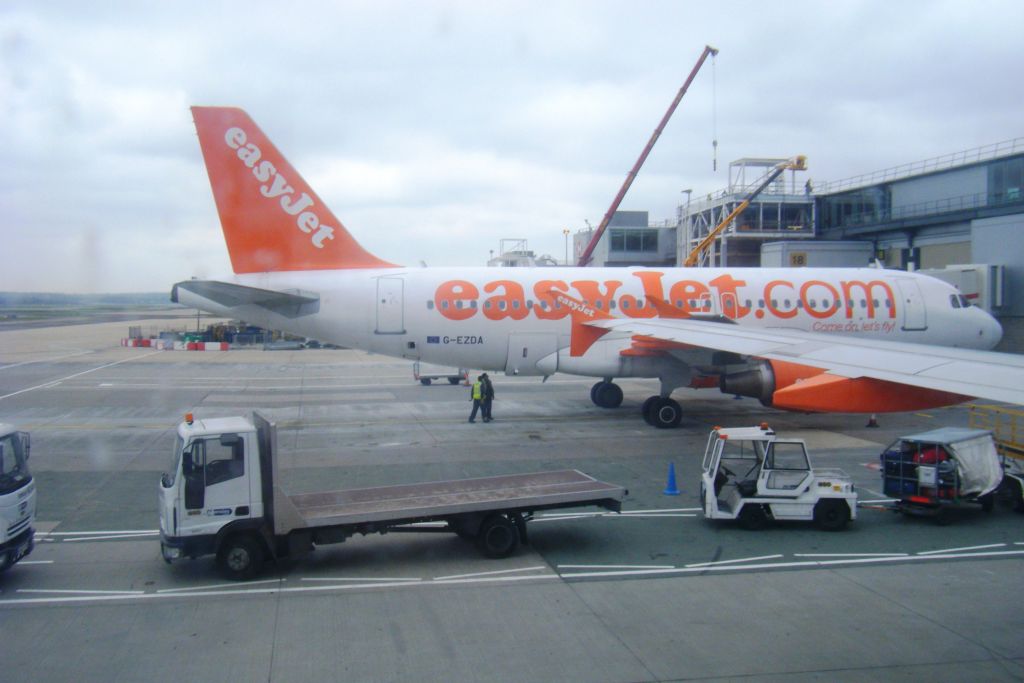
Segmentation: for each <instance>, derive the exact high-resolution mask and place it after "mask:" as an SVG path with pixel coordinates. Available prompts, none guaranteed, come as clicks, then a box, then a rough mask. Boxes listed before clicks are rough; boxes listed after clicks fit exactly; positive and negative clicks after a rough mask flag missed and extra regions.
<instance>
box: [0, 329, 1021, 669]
mask: <svg viewBox="0 0 1024 683" xmlns="http://www.w3.org/2000/svg"><path fill="white" fill-rule="evenodd" d="M127 324H128V323H126V322H117V323H97V324H91V325H75V326H70V327H50V328H38V327H33V328H28V329H15V330H6V331H2V332H0V421H4V422H12V423H14V424H16V425H18V426H19V427H20V428H22V429H27V430H29V431H31V433H32V446H33V449H32V460H31V466H32V469H33V474H34V475H35V477H36V481H37V485H38V489H39V511H38V513H39V514H38V519H39V524H38V530H39V536H38V541H39V543H38V545H37V547H36V550H35V551H34V552H33V553H32V555H31V556H29V557H28V558H27V560H25V561H23V562H22V563H20V564H18V565H16V566H15V567H14V568H13V569H11V570H10V571H9V572H7V573H5V574H3V575H0V624H2V626H3V641H4V656H3V659H4V664H3V667H4V668H3V671H4V678H5V679H8V680H72V679H73V680H76V681H100V680H102V681H135V680H146V681H164V680H166V681H179V680H203V681H205V680H224V679H231V680H267V681H324V680H344V681H442V680H444V681H455V680H460V681H461V680H467V681H516V682H520V681H669V680H692V679H702V680H728V679H737V678H743V679H745V680H753V681H760V680H772V681H774V680H790V681H804V680H821V679H828V680H839V681H855V680H865V679H871V680H913V679H921V678H928V679H930V680H933V681H954V680H955V681H960V680H963V679H965V678H975V679H980V680H996V681H999V680H1006V681H1010V680H1021V679H1022V677H1024V617H1022V616H1021V610H1020V608H1019V605H1018V604H1017V603H1016V602H1015V598H1016V597H1017V595H1018V594H1019V592H1020V586H1021V585H1022V581H1024V562H1022V560H1024V526H1022V523H1024V517H1022V516H1020V515H1016V514H1014V513H1012V512H1011V511H1008V510H1002V509H997V510H996V512H994V513H993V514H991V515H986V514H984V513H982V512H981V511H980V509H978V508H967V509H964V510H962V511H959V514H958V515H957V516H956V518H955V520H954V522H953V524H951V525H950V526H937V525H935V524H933V523H932V522H930V521H929V520H923V519H915V518H905V517H903V516H900V515H897V514H895V513H893V512H891V511H888V510H886V509H884V508H885V503H884V497H883V496H882V495H881V494H880V493H879V489H880V479H879V473H878V469H877V462H878V454H879V452H880V451H881V450H882V448H883V447H884V446H885V445H886V444H888V443H889V442H891V441H892V440H894V439H895V438H896V437H897V436H899V435H900V434H906V433H911V432H915V431H921V430H923V429H928V428H933V427H938V426H947V425H952V426H957V425H966V422H967V411H966V409H965V408H964V407H954V408H947V409H942V410H935V411H929V412H927V413H917V414H903V415H882V416H879V418H880V419H879V422H880V425H881V426H880V427H879V428H868V427H866V418H865V416H862V415H799V414H790V413H782V412H777V411H773V410H770V409H766V408H764V407H762V406H761V405H760V404H759V403H757V402H756V401H754V400H752V399H742V400H734V399H732V398H731V397H729V396H723V395H721V394H719V393H718V392H716V391H711V390H705V391H701V392H677V394H676V397H677V398H679V399H680V400H681V402H682V403H683V406H684V410H685V411H686V417H685V418H684V422H683V425H682V427H681V428H680V429H677V430H657V429H653V428H651V427H648V426H647V425H645V424H644V423H643V421H642V419H641V418H640V416H639V406H640V403H641V402H642V401H643V399H645V398H646V397H647V396H648V395H650V393H652V392H653V391H654V389H655V386H656V385H655V383H654V382H642V381H628V380H627V381H623V382H621V384H622V386H623V389H624V390H625V394H626V400H625V403H624V405H623V407H621V408H620V409H617V410H604V409H601V408H597V407H595V406H594V405H593V404H592V403H591V402H590V400H589V398H588V394H589V388H590V385H591V384H592V383H593V380H590V379H585V378H574V377H569V376H556V377H553V378H551V379H550V380H548V381H547V382H545V383H543V384H542V383H541V381H540V378H525V377H515V378H512V377H505V376H504V375H502V374H499V373H493V372H492V373H490V374H491V375H492V377H493V378H494V380H495V387H496V392H497V397H496V401H495V407H494V415H495V418H496V421H495V422H493V423H490V424H484V423H481V422H479V421H478V422H477V423H476V424H468V423H467V421H466V418H467V416H468V413H469V409H470V402H469V400H468V398H469V396H468V389H467V388H466V387H463V386H450V385H447V384H434V385H432V386H429V387H425V386H421V385H420V384H419V383H417V382H415V381H414V380H413V378H412V367H411V366H412V364H411V363H410V362H407V361H400V360H395V359H390V358H384V357H381V356H374V355H368V354H364V353H361V352H356V351H345V350H305V351H235V350H233V351H228V352H174V351H152V350H150V349H143V348H122V347H120V346H119V340H120V338H121V337H122V336H125V334H126V332H127ZM132 324H142V325H143V326H146V325H148V324H151V325H166V324H167V323H166V321H152V322H147V321H142V322H133V323H132ZM253 409H259V410H260V411H262V412H264V413H265V414H267V415H269V416H271V417H272V418H273V419H274V420H276V421H277V422H278V425H279V441H280V448H281V451H282V454H283V456H284V465H285V467H286V482H287V483H286V488H287V489H289V490H290V491H295V492H299V491H303V490H307V491H308V490H315V489H317V488H320V487H323V486H338V487H357V486H369V485H378V484H392V483H399V482H403V483H404V482H412V481H428V480H433V479H446V478H456V477H470V476H484V475H490V474H499V473H508V472H529V471H536V470H542V469H554V468H564V467H575V468H578V469H581V470H583V471H585V472H587V473H589V474H592V475H594V476H596V477H598V478H599V479H603V480H605V481H610V482H614V483H617V484H621V485H624V486H626V487H627V488H628V489H629V491H630V493H629V496H628V498H627V500H626V503H625V506H624V511H623V514H621V515H613V514H600V512H599V511H597V510H590V509H580V510H579V513H578V514H577V513H576V512H574V511H565V512H560V513H557V514H556V513H550V514H541V515H538V516H537V518H536V519H534V520H533V522H532V523H531V524H530V540H531V543H530V545H529V546H526V547H522V548H520V550H519V551H517V553H516V554H515V555H514V556H513V557H511V558H508V559H505V560H486V559H483V558H481V557H480V556H479V555H478V553H477V551H476V550H475V548H473V546H472V545H471V544H469V543H466V542H465V541H462V540H460V539H458V538H457V537H455V536H449V535H446V534H445V535H441V534H424V535H416V534H391V535H387V536H370V537H365V538H364V537H357V538H353V539H351V540H349V541H347V542H346V543H343V544H340V545H333V546H326V547H323V548H319V549H318V550H317V551H316V552H315V553H314V554H313V555H312V556H310V557H308V558H305V559H303V560H301V561H295V562H288V563H282V564H281V565H279V566H277V567H271V568H270V569H269V571H267V572H265V574H264V575H263V576H261V577H259V579H257V580H255V581H252V582H249V583H244V584H240V583H231V582H226V581H224V580H223V579H222V578H221V577H220V576H219V575H218V574H217V572H216V571H215V568H214V565H213V561H212V559H211V558H205V559H199V560H195V561H183V562H180V563H175V564H173V565H166V564H165V563H164V562H163V561H162V560H161V559H160V555H159V542H158V535H157V532H156V529H157V524H156V515H157V512H156V502H157V487H158V481H159V476H160V473H161V472H162V471H163V469H164V468H165V467H166V466H167V465H168V461H169V459H170V454H171V448H172V445H173V439H174V429H175V426H176V424H177V422H178V421H180V420H181V419H182V416H183V415H184V413H185V412H186V411H193V412H195V413H196V414H197V415H199V416H203V417H212V416H223V415H235V414H245V413H248V412H249V411H251V410H253ZM762 421H767V422H769V423H770V424H771V425H772V426H773V427H774V428H775V429H776V430H777V431H778V432H779V433H780V434H784V435H787V436H798V437H802V438H804V439H806V440H807V442H808V447H809V449H810V451H811V454H812V458H813V459H814V464H815V465H816V466H827V467H842V468H843V469H845V470H846V471H847V473H849V474H850V475H851V476H852V477H853V478H854V480H855V482H856V484H857V487H858V492H859V494H860V499H861V501H862V502H865V501H878V502H869V503H868V505H867V506H865V507H863V508H862V509H861V510H860V511H859V513H858V519H857V521H856V522H854V523H853V524H851V526H850V528H849V529H848V530H846V531H843V532H838V533H827V532H822V531H818V530H816V529H815V528H813V527H812V526H809V525H802V524H786V525H781V524H780V525H776V526H774V527H772V528H769V529H767V530H764V531H760V532H749V531H744V530H742V529H739V528H737V527H735V526H734V525H732V524H728V523H712V522H709V521H707V520H704V519H703V518H702V516H701V514H700V511H699V508H698V487H699V467H700V457H701V455H702V453H703V449H704V444H705V442H706V440H707V435H708V431H709V430H710V429H711V427H712V426H714V425H725V426H745V425H754V424H758V423H760V422H762ZM670 464H673V465H674V466H675V469H676V475H677V483H678V485H679V488H680V489H681V493H680V495H678V496H669V495H665V493H664V490H665V488H666V475H667V472H668V467H669V465H670Z"/></svg>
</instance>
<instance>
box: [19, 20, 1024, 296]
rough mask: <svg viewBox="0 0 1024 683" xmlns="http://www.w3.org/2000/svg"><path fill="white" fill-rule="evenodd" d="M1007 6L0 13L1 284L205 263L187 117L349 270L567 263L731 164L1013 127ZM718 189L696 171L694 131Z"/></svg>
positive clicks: (1023, 61) (1019, 95)
mask: <svg viewBox="0 0 1024 683" xmlns="http://www.w3.org/2000/svg"><path fill="white" fill-rule="evenodd" d="M1022 30H1024V3H1021V2H1020V1H1019V0H1014V1H1009V2H996V1H991V2H988V1H982V2H966V1H960V2H869V1H864V2H854V1H843V0H837V1H836V2H820V1H817V2H772V3H765V2H735V1H729V0H718V1H717V2H699V3H698V2H645V1H642V0H641V1H639V2H630V3H626V2H622V0H612V1H609V2H558V1H552V0H548V1H544V2H489V1H486V0H485V1H481V0H478V1H476V2H454V1H453V2H322V3H321V2H305V1H302V0H296V1H294V2H290V3H284V4H282V3H273V4H271V3H264V2H220V3H218V2H188V1H185V2H173V3H144V2H134V3H129V2H123V3H121V2H92V3H81V2H77V1H75V2H71V1H69V2H59V1H58V2H35V1H32V2H17V1H11V0H3V1H2V2H0V238H2V241H0V254H2V258H0V262H2V266H0V291H68V292H113V291H164V290H169V288H170V286H171V285H172V284H173V283H174V282H176V281H178V280H181V279H185V278H188V277H190V276H193V275H196V276H204V277H210V276H216V275H223V274H227V273H229V272H230V265H229V262H228V258H227V253H226V250H225V248H224V243H223V240H222V237H221V234H220V228H219V223H218V221H217V216H216V209H215V207H214V204H213V199H212V196H211V193H210V188H209V184H208V181H207V178H206V173H205V171H204V168H203V166H202V161H201V156H200V152H199V147H198V144H197V140H196V136H195V132H194V129H193V127H192V121H191V116H190V114H189V111H188V107H189V106H190V105H192V104H222V105H234V106H240V107H243V108H244V109H246V110H247V111H248V112H249V113H250V114H251V115H252V117H253V118H254V119H255V120H256V122H257V123H258V124H259V125H260V127H261V128H263V130H264V131H265V132H266V133H267V134H268V135H270V137H271V138H272V139H273V140H274V141H275V142H276V143H277V145H278V147H279V148H280V149H281V151H282V152H283V153H284V154H285V155H286V156H287V157H288V158H289V160H290V161H291V162H292V164H293V165H294V166H296V168H298V169H299V170H300V172H301V173H302V174H303V175H304V176H305V177H306V179H307V180H308V181H310V183H311V184H312V185H313V187H314V188H316V190H317V192H318V193H319V194H320V196H321V198H322V199H324V201H325V202H326V203H327V204H328V205H329V206H330V207H331V208H332V209H333V211H334V213H335V214H336V215H337V216H338V217H339V218H340V219H341V220H342V222H344V223H345V225H346V226H347V227H348V229H349V230H350V231H351V232H352V234H353V235H355V237H356V238H357V239H358V240H359V241H360V242H361V243H362V244H363V245H364V246H365V247H366V248H367V249H368V250H369V251H371V252H373V253H375V254H376V255H378V256H380V257H382V258H384V259H386V260H389V261H392V262H395V263H404V264H408V265H415V264H418V263H419V262H420V261H424V262H426V263H427V264H428V265H483V264H484V263H485V262H486V260H487V259H488V257H489V255H490V252H491V250H495V251H496V250H497V249H498V246H499V241H500V240H501V239H503V238H526V239H528V241H529V246H530V248H531V249H533V250H534V251H535V252H537V253H538V254H551V255H553V256H555V257H556V258H559V259H561V258H563V256H564V241H563V234H562V230H563V229H564V228H569V229H571V230H572V231H574V232H575V231H576V230H579V229H581V228H584V227H585V221H586V220H589V221H590V222H591V223H593V224H595V225H596V224H597V223H598V222H599V221H600V219H601V216H602V215H603V214H604V211H605V210H606V209H607V207H608V204H609V203H610V201H611V199H612V197H613V196H614V195H615V193H616V192H617V190H618V188H619V186H620V184H621V183H622V180H623V179H624V177H625V174H626V172H627V171H628V170H629V168H630V167H631V166H632V164H633V162H634V160H635V159H636V157H637V155H638V154H639V152H640V150H641V148H642V147H643V145H644V143H645V142H646V141H647V139H648V137H649V136H650V134H651V132H652V131H653V129H654V127H655V126H656V124H657V122H658V120H659V119H660V118H661V116H662V114H663V112H664V110H665V108H666V107H667V106H668V104H669V102H671V100H672V98H673V97H674V95H675V94H676V92H677V91H678V89H679V87H680V86H681V85H682V82H683V80H684V79H685V77H686V75H687V74H688V73H689V71H690V69H691V68H692V66H693V64H694V63H695V61H696V60H697V57H698V56H699V55H700V52H701V50H702V49H703V47H704V45H705V44H711V45H713V46H715V47H717V48H719V49H720V50H721V53H720V54H719V55H718V58H717V59H716V60H715V63H714V67H713V68H712V64H711V62H710V61H709V62H708V63H707V64H706V65H705V67H704V70H703V71H702V72H701V73H700V75H699V76H698V77H697V79H696V81H695V82H694V85H693V86H692V87H691V89H690V92H689V93H688V94H687V96H686V98H685V99H684V100H683V102H682V104H681V105H680V107H679V110H678V111H677V112H676V114H675V117H674V118H673V119H672V121H671V122H670V123H669V125H668V127H667V129H666V131H665V133H664V134H663V136H662V138H661V141H660V142H659V144H658V146H657V147H656V148H655V150H654V152H653V154H652V155H651V157H650V158H649V160H648V162H647V165H646V166H645V167H644V169H643V171H641V174H640V176H639V178H638V179H637V181H636V182H635V183H634V185H633V189H632V190H631V191H630V193H629V194H628V195H627V197H626V199H625V201H624V202H623V205H622V208H623V209H634V210H647V211H649V212H650V217H651V219H652V220H656V221H660V220H664V219H670V218H673V217H674V216H675V212H676V207H677V205H678V204H679V203H680V202H681V201H682V198H683V195H682V194H681V190H682V189H684V188H692V189H693V191H694V193H695V196H696V195H699V194H704V193H708V192H713V191H715V190H719V189H722V188H724V187H725V186H726V185H727V184H728V171H727V167H728V162H729V161H731V160H734V159H738V158H740V157H753V156H766V157H789V156H792V155H795V154H798V153H802V154H806V155H808V158H809V166H810V171H809V172H808V173H807V176H808V177H810V178H812V179H813V180H814V181H815V182H824V181H828V180H839V179H842V178H845V177H848V176H853V175H857V174H860V173H865V172H870V171H875V170H879V169H883V168H887V167H890V166H894V165H899V164H903V163H907V162H912V161H918V160H922V159H927V158H930V157H935V156H939V155H943V154H947V153H950V152H956V151H959V150H964V149H969V148H974V147H978V146H982V145H986V144H990V143H995V142H999V141H1003V140H1008V139H1011V138H1016V137H1021V136H1024V119H1022V112H1024V107H1022V104H1024V92H1022V90H1021V87H1020V79H1021V73H1022V71H1024V68H1022V67H1024V42H1022V41H1021V34H1022ZM716 135H717V139H718V170H717V172H715V171H713V170H712V144H711V141H712V139H713V138H714V137H715V136H716Z"/></svg>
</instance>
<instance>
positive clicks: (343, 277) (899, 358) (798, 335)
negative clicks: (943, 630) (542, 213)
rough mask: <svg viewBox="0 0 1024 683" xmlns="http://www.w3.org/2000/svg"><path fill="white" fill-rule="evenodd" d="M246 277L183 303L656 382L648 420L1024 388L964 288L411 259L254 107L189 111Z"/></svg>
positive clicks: (768, 274)
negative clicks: (355, 224)
mask: <svg viewBox="0 0 1024 683" xmlns="http://www.w3.org/2000/svg"><path fill="white" fill-rule="evenodd" d="M192 114H193V118H194V121H195V125H196V130H197V132H198V135H199V143H200V148H201V150H202V155H203V159H204V161H205V164H206V168H207V172H208V175H209V179H210V185H211V188H212V190H213V196H214V201H215V204H216V206H217V211H218V214H219V217H220V221H221V226H222V229H223V232H224V238H225V241H226V244H227V248H228V252H229V256H230V259H231V264H232V269H233V271H234V274H233V275H232V276H229V277H226V278H224V279H218V280H211V279H191V280H185V281H182V282H178V283H177V284H175V285H174V287H173V290H172V292H171V300H172V301H175V302H177V303H179V304H183V305H186V306H189V307H194V308H199V309H202V310H204V311H208V312H210V313H213V314H216V315H223V316H229V317H233V318H236V319H241V320H245V321H247V322H250V323H255V324H258V325H261V326H263V327H265V328H268V329H279V330H285V331H288V332H291V333H293V334H297V335H302V336H305V337H308V338H315V339H318V340H320V341H328V342H333V343H335V344H339V345H343V346H346V347H350V348H356V349H363V350H366V351H371V352H374V353H380V354H384V355H389V356H394V357H399V358H407V359H410V360H414V361H422V362H429V363H437V364H443V365H453V366H459V367H473V368H480V369H483V370H491V371H504V372H505V373H506V374H508V375H519V376H529V375H535V376H543V377H545V378H546V377H547V376H549V375H552V374H554V373H556V372H561V373H568V374H572V375H580V376H588V377H596V378H599V380H598V381H597V383H595V384H594V385H593V387H592V389H591V392H590V397H591V400H592V401H593V402H594V404H596V405H598V406H601V407H606V408H614V407H618V406H619V405H620V404H621V403H622V401H623V392H622V389H621V387H619V385H617V384H615V383H614V381H613V380H614V379H615V378H627V377H631V378H652V379H657V380H659V382H660V389H659V391H658V393H657V394H654V395H652V396H650V397H649V398H647V400H646V401H644V403H643V408H642V414H643V417H644V419H645V420H646V421H647V422H648V423H649V424H652V425H654V426H656V427H662V428H668V427H675V426H677V425H678V424H679V422H680V420H681V418H682V414H683V411H682V407H681V406H680V404H679V403H678V402H677V401H676V400H674V399H673V398H672V397H671V394H672V392H673V391H674V390H676V389H678V388H682V387H694V388H701V387H718V388H719V389H720V390H721V391H723V392H725V393H729V394H736V395H744V396H752V397H755V398H758V399H759V400H760V401H761V402H762V403H763V404H764V405H766V406H772V407H775V408H779V409H783V410H793V411H802V412H843V413H858V412H859V413H872V414H874V413H883V412H899V411H910V410H921V409H926V408H932V407H939V406H946V405H953V404H956V403H960V402H963V401H965V400H968V399H969V398H972V397H983V398H988V399H994V400H999V401H1008V402H1011V403H1024V360H1022V357H1021V356H1019V355H1015V354H1005V353H996V352H992V351H990V350H989V349H991V348H992V347H994V346H995V345H996V344H997V343H998V342H999V340H1000V338H1001V336H1002V328H1001V327H1000V325H999V323H998V322H997V321H996V320H995V319H994V318H993V317H992V316H990V315H989V314H988V313H986V312H985V311H983V310H981V309H980V308H978V307H976V306H973V305H971V304H970V303H969V301H968V300H967V299H966V298H965V297H964V296H963V295H962V294H961V293H960V292H959V291H958V290H956V289H955V288H954V287H953V286H951V285H949V284H947V283H945V282H941V281H939V280H936V279H934V278H930V277H927V276H924V275H921V274H919V273H914V272H906V271H901V270H887V269H882V268H880V267H874V268H810V267H805V268H728V267H725V268H667V267H666V268H652V267H641V266H637V267H614V268H612V267H603V268H576V267H541V268H523V267H516V268H492V267H466V268H459V267H441V268H427V267H416V268H407V267H402V266H399V265H396V264H393V263H390V262H387V261H384V260H382V259H380V258H378V257H377V256H375V255H373V254H371V253H369V252H368V251H366V250H365V249H364V248H363V247H362V246H361V245H360V244H359V243H358V242H357V241H356V240H355V239H354V238H353V237H352V235H351V234H350V233H349V231H348V230H347V229H346V228H345V226H344V225H343V224H342V223H341V222H340V221H339V220H338V219H337V218H336V217H335V216H334V214H333V213H332V212H331V211H330V209H328V208H327V206H326V204H325V203H324V202H323V200H321V199H320V197H319V196H317V194H316V193H315V192H314V191H313V189H312V188H311V187H310V186H309V185H308V184H307V183H306V181H305V180H303V179H302V177H301V176H300V175H299V174H298V172H297V171H296V170H295V169H294V168H293V167H292V166H291V164H289V163H288V161H287V160H286V159H285V157H284V156H283V155H282V154H281V153H280V152H279V151H278V149H277V148H276V147H275V146H274V145H273V143H271V141H270V139H269V138H268V137H267V136H266V135H265V134H264V133H263V132H262V131H261V130H260V129H259V128H258V127H257V126H256V124H255V123H254V122H253V120H252V119H251V118H250V117H249V116H248V114H246V113H245V112H244V111H243V110H241V109H237V108H230V107H198V106H197V107H192Z"/></svg>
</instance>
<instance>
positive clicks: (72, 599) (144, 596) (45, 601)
mask: <svg viewBox="0 0 1024 683" xmlns="http://www.w3.org/2000/svg"><path fill="white" fill-rule="evenodd" d="M558 578H559V576H558V574H535V575H533V576H496V577H487V578H479V579H452V580H444V581H439V580H434V581H417V582H415V583H413V582H401V581H398V582H388V583H356V584H349V585H344V586H340V585H338V584H329V585H324V586H301V587H293V588H277V587H275V588H251V589H246V588H240V589H238V590H206V591H195V592H187V591H181V592H180V593H140V594H139V595H134V594H127V593H123V594H115V595H81V596H66V597H59V598H56V597H55V598H23V599H20V600H17V599H16V600H0V608H3V607H11V606H17V605H53V604H73V603H79V602H115V601H123V600H138V601H145V600H159V599H164V598H177V599H182V598H196V597H202V598H204V599H207V598H209V597H211V596H216V597H222V596H229V595H275V594H278V593H282V594H284V593H312V592H316V591H348V590H359V589H362V588H373V589H380V588H398V587H419V586H448V585H454V584H473V583H495V582H498V581H504V582H509V581H538V580H550V579H558Z"/></svg>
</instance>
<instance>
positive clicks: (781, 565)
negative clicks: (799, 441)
mask: <svg viewBox="0 0 1024 683" xmlns="http://www.w3.org/2000/svg"><path fill="white" fill-rule="evenodd" d="M1021 545H1024V544H1021ZM1021 555H1024V550H1003V551H991V552H980V553H967V554H950V555H927V556H922V555H908V556H905V557H863V558H840V559H833V560H803V561H799V562H767V563H763V564H731V565H718V566H710V567H680V568H672V569H639V570H618V571H610V572H581V573H575V574H555V573H551V574H533V575H529V576H490V577H479V578H466V579H446V580H443V581H442V580H437V579H435V580H434V581H400V580H394V579H389V580H386V581H382V582H377V583H352V584H347V585H338V584H329V585H321V586H294V587H280V586H275V587H269V588H239V589H236V590H201V589H192V590H191V591H189V590H187V589H183V590H181V591H180V592H175V593H142V592H129V591H123V592H120V593H118V592H113V591H111V592H109V594H108V593H93V594H87V595H64V596H61V597H39V598H16V599H12V600H0V608H4V607H16V606H19V605H54V604H76V603H90V602H92V603H98V602H118V601H126V600H131V601H146V600H159V599H166V598H173V599H186V598H202V599H204V600H208V599H209V598H210V597H228V596H238V595H275V594H279V593H280V594H286V593H311V592H315V591H337V592H341V591H351V590H359V589H375V590H379V589H381V588H422V587H424V586H445V585H455V584H486V583H496V582H519V581H548V580H552V579H562V580H572V579H585V578H595V579H602V578H616V577H624V576H668V575H672V574H678V575H687V574H689V575H695V576H696V575H701V574H707V573H712V572H729V571H751V570H755V569H800V568H814V567H818V568H823V567H844V566H854V565H859V564H885V563H895V562H929V561H935V560H947V559H977V558H980V557H981V558H984V557H992V558H1001V557H1020V556H1021ZM272 582H273V581H272Z"/></svg>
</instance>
